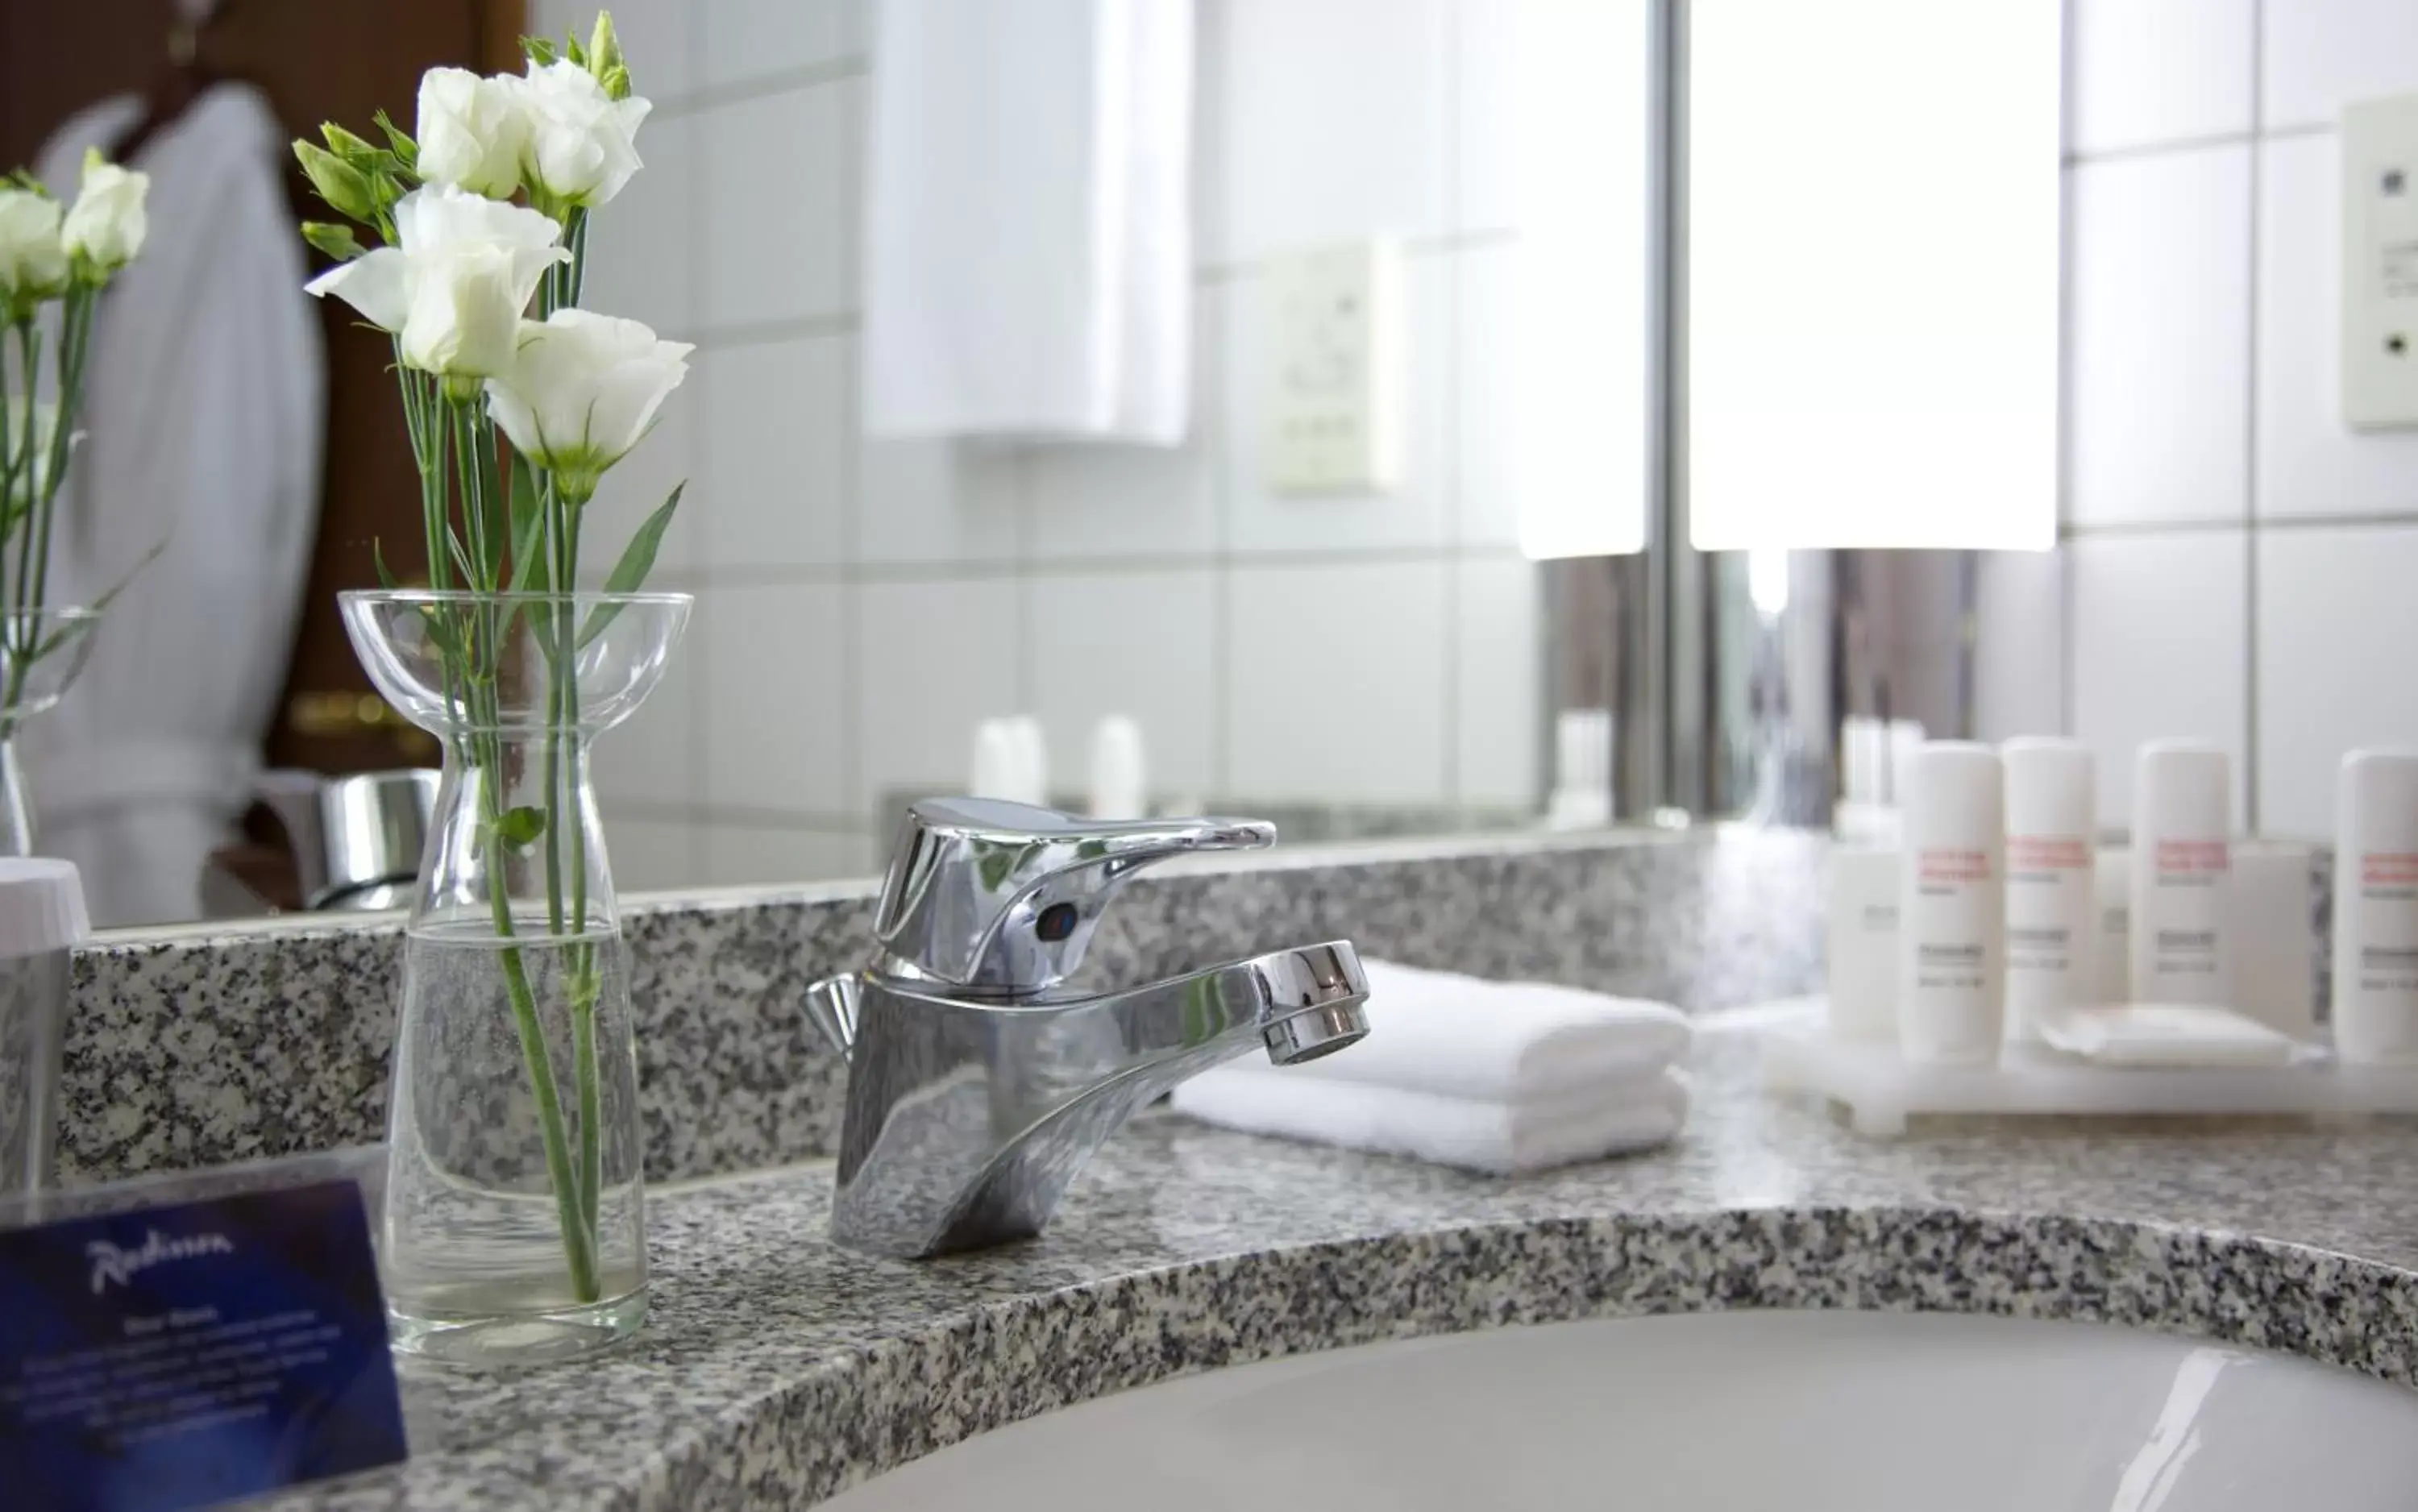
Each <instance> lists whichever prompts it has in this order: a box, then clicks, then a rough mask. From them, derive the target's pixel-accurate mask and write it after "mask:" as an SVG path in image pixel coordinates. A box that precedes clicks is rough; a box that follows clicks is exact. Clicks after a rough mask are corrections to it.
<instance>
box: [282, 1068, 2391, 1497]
mask: <svg viewBox="0 0 2418 1512" xmlns="http://www.w3.org/2000/svg"><path fill="white" fill-rule="evenodd" d="M1693 1070H1694V1072H1695V1074H1696V1077H1697V1085H1698V1092H1699V1099H1698V1107H1697V1110H1696V1113H1695V1116H1694V1117H1693V1119H1692V1120H1691V1124H1690V1127H1689V1130H1688V1132H1687V1133H1686V1135H1685V1136H1684V1137H1683V1138H1681V1140H1680V1141H1679V1142H1678V1143H1677V1144H1676V1146H1674V1147H1672V1148H1671V1149H1668V1150H1666V1151H1663V1152H1660V1153H1654V1154H1650V1155H1645V1156H1642V1157H1637V1158H1632V1159H1630V1160H1627V1161H1622V1162H1614V1163H1606V1164H1601V1165H1597V1166H1590V1167H1581V1168H1572V1169H1569V1170H1567V1171H1564V1172H1560V1173H1557V1174H1553V1175H1549V1176H1542V1177H1533V1178H1528V1179H1525V1180H1521V1181H1513V1182H1502V1181H1494V1180H1488V1179H1483V1178H1478V1177H1473V1176H1464V1175H1459V1174H1455V1173H1453V1172H1449V1171H1445V1170H1440V1169H1436V1168H1428V1167H1421V1166H1415V1165H1411V1164H1408V1163H1406V1162H1401V1161H1396V1160H1390V1159H1385V1158H1380V1157H1374V1156H1363V1155H1356V1154H1351V1153H1340V1152H1334V1151H1326V1150H1321V1149H1316V1148H1313V1147H1308V1146H1302V1145H1292V1144H1284V1143H1278V1142H1275V1141H1270V1140H1261V1139H1254V1138H1248V1137H1246V1136H1241V1135H1235V1134H1230V1133H1223V1132H1218V1131H1213V1130H1209V1129H1205V1128H1201V1127H1199V1126H1196V1125H1192V1124H1188V1123H1183V1122H1181V1121H1178V1120H1175V1119H1173V1118H1171V1117H1166V1116H1161V1117H1157V1118H1154V1119H1150V1120H1146V1121H1144V1122H1142V1123H1138V1124H1137V1125H1136V1126H1134V1127H1133V1128H1131V1129H1129V1130H1128V1131H1127V1132H1126V1133H1125V1134H1124V1135H1122V1136H1121V1137H1119V1138H1117V1139H1116V1140H1115V1141H1113V1142H1112V1143H1111V1144H1110V1147H1109V1148H1108V1149H1107V1150H1106V1151H1105V1152H1104V1153H1102V1156H1101V1157H1100V1159H1099V1160H1098V1161H1097V1162H1096V1163H1095V1164H1094V1167H1093V1168H1092V1169H1091V1171H1090V1172H1089V1173H1088V1174H1087V1175H1086V1176H1084V1177H1083V1178H1081V1179H1080V1180H1079V1182H1078V1183H1077V1184H1076V1186H1075V1189H1074V1191H1073V1192H1072V1194H1071V1195H1070V1196H1069V1198H1068V1200H1067V1202H1066V1204H1065V1206H1064V1209H1063V1210H1062V1211H1061V1213H1060V1214H1059V1218H1058V1221H1057V1223H1056V1225H1055V1226H1054V1227H1053V1228H1052V1229H1050V1231H1049V1232H1048V1233H1047V1234H1045V1235H1044V1236H1042V1237H1041V1238H1040V1239H1038V1240H1035V1241H1033V1242H1032V1243H1030V1244H1026V1245H1019V1246H1016V1247H1014V1248H1011V1249H1007V1250H1002V1251H997V1252H994V1253H991V1254H988V1255H982V1256H974V1257H968V1258H963V1259H957V1260H943V1261H937V1262H929V1263H924V1264H916V1263H912V1262H906V1261H889V1260H870V1259H865V1258H863V1257H859V1256H855V1255H850V1254H847V1253H845V1252H840V1251H835V1250H834V1249H833V1248H832V1247H831V1246H830V1245H828V1244H827V1242H826V1241H825V1240H824V1238H823V1236H822V1231H821V1225H822V1218H823V1214H824V1211H825V1207H826V1203H827V1199H828V1192H829V1173H828V1168H822V1167H807V1168H800V1169H797V1170H793V1171H786V1172H779V1173H773V1174H768V1175H764V1176H759V1177H756V1178H752V1179H749V1180H747V1181H744V1182H735V1183H727V1184H720V1185H716V1186H712V1187H705V1188H693V1189H689V1190H686V1191H682V1192H679V1193H676V1194H673V1195H670V1196H667V1197H666V1198H664V1199H661V1200H660V1201H659V1202H658V1203H657V1205H656V1208H655V1212H654V1226H653V1235H652V1249H653V1253H654V1256H655V1259H656V1263H657V1267H658V1270H657V1275H658V1280H657V1283H656V1292H655V1311H654V1321H653V1322H652V1324H651V1325H650V1328H649V1330H648V1332H647V1333H646V1334H645V1335H643V1336H641V1338H640V1339H639V1340H638V1341H637V1342H636V1343H635V1345H634V1346H632V1347H631V1348H630V1349H628V1350H627V1351H626V1352H622V1353H620V1354H619V1355H616V1356H614V1357H611V1358H609V1359H607V1360H605V1361H604V1362H602V1363H597V1364H593V1365H590V1366H588V1367H572V1368H566V1369H559V1370H554V1371H544V1372H534V1373H529V1374H526V1375H520V1376H515V1377H504V1378H484V1377H476V1376H465V1375H451V1374H443V1373H438V1372H434V1371H421V1370H418V1369H414V1370H412V1371H410V1372H409V1373H408V1377H407V1385H406V1395H407V1399H408V1404H409V1411H410V1413H411V1416H412V1420H413V1425H414V1434H415V1443H417V1444H418V1445H419V1456H418V1458H417V1459H414V1460H413V1461H412V1462H411V1463H409V1464H408V1465H406V1466H404V1467H400V1468H398V1469H397V1470H394V1471H390V1472H385V1473H381V1474H376V1475H374V1476H371V1477H367V1478H365V1479H361V1480H358V1481H355V1482H351V1483H348V1484H345V1485H343V1486H339V1487H333V1488H325V1489H319V1490H317V1491H315V1492H311V1493H302V1494H296V1495H291V1496H288V1497H287V1498H285V1499H283V1501H282V1502H280V1503H279V1505H281V1506H284V1507H290V1508H300V1507H318V1508H343V1509H354V1508H372V1507H381V1508H409V1507H430V1508H435V1507H448V1508H451V1507H461V1506H480V1507H522V1506H527V1507H537V1506H543V1507H547V1508H574V1507H599V1508H606V1507H609V1508H617V1509H631V1512H635V1509H640V1508H666V1509H670V1508H678V1509H682V1512H687V1509H706V1508H726V1507H727V1508H737V1507H789V1506H797V1505H802V1504H806V1503H808V1502H810V1501H812V1500H814V1499H816V1498H819V1497H821V1496H825V1495H828V1494H830V1493H831V1492H833V1491H834V1490H835V1489H839V1488H841V1487H843V1486H846V1485H848V1484H851V1483H853V1482H854V1481H856V1480H859V1479H862V1478H864V1477H865V1476H866V1475H868V1474H874V1473H877V1472H878V1471H880V1470H881V1469H884V1468H887V1467H889V1466H892V1465H895V1464H897V1463H900V1462H903V1461H904V1460H906V1459H911V1458H913V1457H915V1456H917V1455H920V1454H923V1453H926V1452H928V1451H929V1450H931V1449H934V1448H937V1447H940V1446H941V1445H944V1444H946V1443H952V1442H954V1441H956V1440H957V1439H959V1438H962V1437H965V1436H966V1435H968V1434H971V1433H974V1432H979V1431H981V1430H983V1429H985V1428H991V1427H996V1426H998V1425H1000V1424H1002V1423H1005V1422H1009V1421H1013V1420H1015V1419H1018V1418H1020V1417H1024V1416H1028V1415H1031V1414H1033V1413H1039V1412H1043V1411H1047V1410H1048V1409H1049V1408H1051V1407H1054V1406H1059V1405H1063V1404H1064V1403H1067V1402H1071V1401H1075V1400H1079V1399H1081V1398H1083V1397H1091V1396H1095V1395H1098V1394H1100V1393H1103V1392H1106V1391H1110V1390H1115V1389H1119V1388H1122V1387H1125V1386H1131V1385H1137V1384H1141V1383H1144V1382H1151V1381H1156V1380H1161V1379H1164V1378H1166V1377H1169V1376H1171V1375H1176V1374H1181V1373H1185V1372H1189V1371H1194V1370H1200V1369H1205V1368H1211V1367H1217V1366H1219V1365H1225V1364H1234V1363H1241V1362H1244V1361H1247V1360H1251V1359H1257V1358H1263V1357H1265V1356H1268V1355H1272V1354H1278V1353H1286V1352H1298V1351H1303V1350H1311V1349H1319V1348H1327V1347H1332V1346H1336V1345H1339V1344H1350V1343H1360V1342H1368V1341H1372V1340H1377V1339H1385V1338H1396V1337H1403V1336H1415V1335H1419V1334H1427V1333H1436V1332H1442V1331H1446V1330H1453V1329H1466V1328H1473V1327H1486V1326H1495V1325H1501V1324H1508V1323H1520V1322H1531V1321H1552V1320H1560V1319H1569V1318H1580V1317H1601V1316H1612V1315H1619V1314H1630V1313H1641V1312H1657V1311H1672V1310H1687V1309H1702V1308H1709V1307H1735V1306H1819V1307H1840V1306H1852V1307H1877V1308H1893V1309H1906V1308H1923V1309H1954V1310H1968V1311H1981V1312H1989V1313H1997V1314H2012V1315H2017V1316H2028V1317H2044V1318H2069V1319H2080V1320H2094V1321H2112V1322H2120V1323H2129V1324H2139V1325H2145V1326H2149V1327H2153V1328H2158V1329H2162V1330H2166V1331H2170V1332H2178V1333H2184V1334H2191V1335H2199V1336H2211V1337H2215V1338H2219V1339H2224V1340H2228V1341H2232V1342H2236V1343H2242V1344H2248V1345H2256V1346H2266V1347H2272V1348H2277V1349H2284V1350H2289V1351H2293V1352H2299V1353H2302V1354H2305V1355H2308V1356H2311V1357H2314V1358H2316V1359H2319V1360H2321V1361H2326V1362H2330V1363H2334V1364H2340V1365H2345V1366H2349V1367H2352V1368H2354V1369H2358V1370H2362V1371H2365V1372H2367V1373H2369V1374H2372V1375H2375V1376H2378V1377H2380V1378H2383V1379H2385V1380H2388V1381H2393V1382H2400V1383H2403V1384H2418V1269H2412V1268H2413V1267H2418V1201H2413V1200H2412V1187H2411V1184H2410V1177H2411V1174H2412V1173H2413V1172H2418V1129H2413V1128H2411V1127H2410V1126H2409V1125H2406V1124H2405V1125H2400V1126H2374V1127H2364V1128H2349V1129H2332V1130H2311V1129H2305V1128H2295V1127H2290V1126H2286V1125H2280V1124H2277V1125H2266V1126H2259V1127H2229V1128H2207V1127H2201V1128H2198V1129H2195V1130H2193V1131H2191V1132H2183V1131H2181V1130H2179V1129H2175V1128H2171V1127H2169V1128H2167V1129H2164V1130H2152V1129H2146V1128H2143V1129H2127V1128H2120V1127H2119V1128H2110V1127H2107V1126H2104V1125H2102V1126H2097V1127H2093V1128H2088V1129H2086V1128H2081V1127H2077V1126H2061V1125H2046V1126H2041V1127H2033V1128H2027V1129H2020V1130H2018V1129H2009V1128H1995V1129H1991V1130H1987V1131H1976V1132H1972V1133H1966V1134H1949V1135H1940V1136H1936V1137H1932V1138H1924V1139H1921V1140H1918V1141H1910V1142H1905V1143H1901V1144H1894V1145H1876V1144H1872V1143H1868V1142H1865V1141H1861V1140H1858V1139H1855V1138H1852V1137H1850V1136H1848V1135H1847V1134H1845V1133H1844V1132H1843V1131H1841V1130H1839V1129H1837V1128H1835V1127H1833V1126H1832V1125H1831V1124H1830V1123H1829V1122H1828V1121H1827V1120H1826V1119H1825V1118H1823V1117H1821V1116H1819V1115H1817V1114H1816V1113H1814V1112H1813V1111H1811V1110H1809V1109H1806V1108H1803V1107H1796V1106H1792V1105H1788V1104H1784V1103H1781V1102H1777V1101H1774V1100H1771V1099H1769V1098H1768V1097H1766V1096H1764V1095H1763V1094H1762V1093H1760V1092H1757V1091H1755V1090H1754V1088H1753V1086H1752V1050H1751V1047H1750V1046H1749V1044H1748V1042H1747V1041H1746V1040H1745V1039H1744V1038H1743V1037H1742V1036H1741V1035H1739V1034H1737V1032H1735V1031H1727V1030H1722V1031H1715V1032H1711V1033H1708V1034H1706V1036H1704V1037H1703V1039H1702V1040H1701V1041H1700V1044H1699V1049H1698V1053H1697V1055H1696V1057H1695V1058H1694V1062H1693Z"/></svg>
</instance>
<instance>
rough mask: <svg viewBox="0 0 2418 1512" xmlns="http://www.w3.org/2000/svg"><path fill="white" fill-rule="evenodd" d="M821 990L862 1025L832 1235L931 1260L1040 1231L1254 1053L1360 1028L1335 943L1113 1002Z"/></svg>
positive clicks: (1196, 975)
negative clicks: (1149, 1125) (1194, 1094)
mask: <svg viewBox="0 0 2418 1512" xmlns="http://www.w3.org/2000/svg"><path fill="white" fill-rule="evenodd" d="M849 985H850V986H852V987H853V991H852V992H850V991H844V990H843V991H834V989H833V987H832V984H828V983H826V984H823V985H820V986H819V987H818V988H817V989H816V998H817V1006H816V1012H817V1016H818V1017H819V1019H824V1020H828V1021H832V1023H831V1027H834V1028H835V1027H836V1022H837V1021H838V1020H841V1019H842V1018H843V1017H844V1016H845V1015H844V1013H843V1009H842V1005H843V1004H850V1003H851V1000H852V1004H851V1005H852V1006H853V1008H854V1013H853V1015H852V1019H853V1030H854V1032H853V1035H852V1040H853V1049H852V1053H851V1055H850V1063H849V1099H848V1114H847V1122H846V1127H845V1129H844V1131H843V1134H842V1138H841V1148H840V1158H839V1170H838V1181H837V1189H836V1193H835V1196H834V1202H833V1210H832V1229H833V1233H834V1236H835V1237H837V1238H838V1239H840V1240H841V1241H842V1242H843V1243H846V1244H850V1245H856V1246H857V1247H860V1248H866V1249H874V1250H879V1251H882V1252H885V1253H891V1254H899V1255H909V1256H926V1255H936V1254H944V1253H949V1252H952V1251H956V1250H962V1249H973V1248H980V1247H982V1246H985V1245H995V1244H1001V1243H1003V1242H1005V1241H1008V1240H1012V1239H1019V1238H1025V1237H1029V1236H1030V1235H1032V1234H1034V1233H1037V1232H1039V1231H1040V1229H1041V1227H1042V1226H1043V1225H1044V1224H1045V1223H1047V1222H1048V1218H1049V1214H1051V1212H1052V1211H1054V1210H1055V1209H1056V1207H1057V1205H1058V1199H1059V1198H1060V1197H1061V1196H1062V1195H1064V1191H1065V1189H1066V1186H1067V1184H1068V1183H1069V1182H1071V1181H1072V1180H1073V1179H1074V1177H1075V1174H1076V1172H1078V1171H1079V1170H1080V1169H1081V1168H1082V1166H1083V1164H1084V1163H1085V1162H1086V1161H1088V1160H1089V1159H1090V1158H1091V1155H1092V1153H1093V1152H1094V1151H1095V1150H1097V1149H1098V1148H1099V1146H1100V1145H1101V1144H1102V1143H1103V1142H1104V1141H1105V1140H1107V1138H1109V1136H1110V1135H1111V1134H1113V1133H1115V1132H1116V1130H1117V1129H1118V1128H1119V1127H1121V1126H1122V1125H1123V1124H1124V1123H1125V1120H1126V1119H1127V1118H1129V1117H1131V1116H1132V1114H1133V1113H1134V1112H1135V1110H1137V1109H1138V1108H1140V1107H1144V1106H1145V1105H1147V1104H1149V1103H1151V1102H1153V1101H1155V1099H1157V1098H1158V1097H1159V1096H1161V1095H1162V1094H1164V1093H1165V1092H1168V1091H1169V1090H1171V1088H1173V1087H1174V1086H1175V1085H1176V1084H1177V1083H1178V1082H1180V1081H1183V1080H1185V1079H1186V1078H1187V1077H1192V1076H1194V1075H1196V1074H1198V1073H1199V1072H1201V1071H1202V1070H1205V1069H1207V1068H1208V1067H1210V1066H1212V1065H1215V1064H1217V1063H1218V1062H1220V1061H1227V1060H1231V1059H1232V1058H1233V1057H1235V1056H1238V1055H1242V1054H1244V1053H1246V1052H1247V1051H1250V1050H1253V1049H1261V1050H1264V1052H1265V1053H1266V1054H1267V1056H1268V1058H1269V1059H1270V1060H1271V1061H1275V1062H1276V1063H1277V1064H1278V1065H1290V1064H1296V1063H1299V1062H1301V1061H1309V1060H1314V1059H1316V1058H1317V1057H1319V1056H1322V1055H1328V1054H1332V1053H1333V1052H1335V1051H1337V1050H1339V1049H1342V1048H1344V1047H1345V1046H1349V1045H1351V1044H1353V1043H1354V1042H1355V1041H1357V1040H1358V1039H1360V1038H1361V1036H1363V1035H1364V1034H1366V1033H1367V1032H1368V1031H1369V1025H1368V1019H1367V1017H1366V1016H1365V1014H1364V1011H1363V1004H1364V1002H1365V1001H1366V1000H1367V998H1368V994H1369V983H1368V978H1367V977H1366V975H1364V974H1363V972H1362V970H1361V968H1360V960H1359V957H1358V955H1356V954H1354V951H1353V949H1352V946H1351V945H1350V944H1349V943H1348V942H1345V941H1342V940H1335V941H1330V942H1327V943H1325V944H1320V945H1311V946H1307V947H1303V948H1299V949H1293V950H1279V951H1271V952H1268V953H1266V954H1264V955H1254V956H1251V957H1249V958H1247V959H1245V960H1239V961H1233V962H1229V963H1228V964H1226V965H1223V966H1217V967H1212V968H1210V969H1208V970H1202V971H1195V972H1192V973H1190V974H1188V975H1185V976H1179V977H1172V978H1170V979H1168V980H1166V981H1162V982H1155V983H1151V984H1149V985H1144V986H1140V987H1135V988H1132V989H1130V990H1126V991H1122V992H1107V993H1098V994H1093V995H1087V996H1067V997H1060V996H1057V995H1055V994H1043V995H1040V996H1037V997H1031V998H1022V999H1012V1000H984V999H979V998H968V997H963V996H956V995H948V994H945V993H943V992H939V991H935V990H933V989H932V988H930V987H929V986H928V985H925V984H920V983H909V982H899V981H896V980H895V979H892V978H889V977H885V976H882V975H879V974H876V973H870V972H868V973H865V974H864V975H862V976H860V977H858V978H855V979H853V980H852V981H851V982H850V984H849Z"/></svg>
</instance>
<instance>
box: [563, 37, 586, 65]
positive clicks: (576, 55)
mask: <svg viewBox="0 0 2418 1512" xmlns="http://www.w3.org/2000/svg"><path fill="white" fill-rule="evenodd" d="M562 55H563V56H564V57H567V58H569V59H570V60H571V61H572V62H574V63H576V64H578V65H579V66H580V67H581V68H583V69H584V68H586V67H588V50H587V49H586V48H584V47H581V46H580V45H579V38H576V37H566V38H563V39H562Z"/></svg>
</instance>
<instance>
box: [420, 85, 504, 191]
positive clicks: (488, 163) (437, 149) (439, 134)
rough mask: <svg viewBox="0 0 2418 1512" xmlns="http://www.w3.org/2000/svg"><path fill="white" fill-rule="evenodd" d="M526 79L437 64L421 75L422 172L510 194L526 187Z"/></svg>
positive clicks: (459, 184) (437, 181)
mask: <svg viewBox="0 0 2418 1512" xmlns="http://www.w3.org/2000/svg"><path fill="white" fill-rule="evenodd" d="M520 83H521V82H520V80H518V79H516V78H513V77H512V76H511V75H509V74H508V75H506V76H504V77H502V78H498V79H482V78H480V77H479V76H478V75H477V74H475V73H472V72H471V71H470V70H469V69H429V70H428V71H427V72H426V73H423V74H421V76H420V120H419V127H420V162H419V169H420V176H421V178H423V179H425V180H426V181H428V182H429V183H432V184H451V185H452V186H453V187H454V188H456V189H467V190H468V191H470V192H471V193H473V194H483V195H485V196H486V197H487V198H489V199H491V200H508V199H511V198H512V197H513V191H515V190H517V189H519V188H520V187H521V151H522V149H523V148H524V147H525V146H526V145H528V135H529V127H528V113H527V112H526V111H524V110H523V109H522V103H521V88H520Z"/></svg>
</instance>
